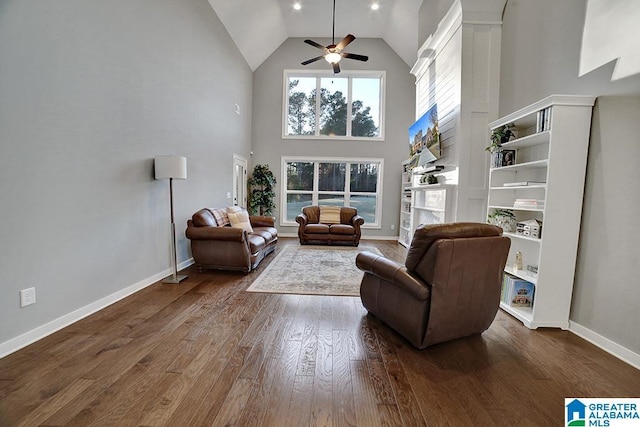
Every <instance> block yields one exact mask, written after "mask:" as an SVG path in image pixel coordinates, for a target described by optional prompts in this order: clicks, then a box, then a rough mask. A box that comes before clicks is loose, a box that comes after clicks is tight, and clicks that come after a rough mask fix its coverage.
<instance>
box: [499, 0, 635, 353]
mask: <svg viewBox="0 0 640 427" xmlns="http://www.w3.org/2000/svg"><path fill="white" fill-rule="evenodd" d="M585 4H586V0H565V1H562V2H558V1H555V0H537V1H535V2H533V1H528V0H509V1H508V3H507V7H506V10H505V15H504V24H503V32H502V67H501V85H500V94H501V95H500V115H504V114H508V113H510V112H512V111H514V110H517V109H519V108H521V107H523V106H525V105H528V104H529V103H531V102H533V101H536V100H538V99H541V98H544V97H545V96H547V95H550V94H552V93H566V94H590V95H596V96H598V100H597V102H596V106H595V108H594V115H593V119H592V134H591V142H590V149H589V158H588V166H587V179H586V188H585V195H584V206H583V222H582V229H581V233H580V247H579V250H578V261H577V266H576V280H575V285H574V295H573V303H572V308H571V316H570V319H571V321H572V322H574V324H577V325H578V326H580V327H583V328H585V329H586V330H587V331H589V332H590V333H591V332H592V333H595V334H597V335H601V336H602V337H604V339H605V340H610V341H613V342H614V343H615V344H617V345H620V346H622V347H624V348H626V349H628V350H631V351H633V352H635V353H640V335H639V334H638V332H637V326H636V325H637V324H638V312H639V311H640V287H638V286H636V285H637V282H638V280H637V278H636V271H635V267H636V266H637V265H638V252H639V249H640V248H639V246H640V244H639V243H638V242H639V240H638V238H637V236H638V232H637V225H636V223H637V216H638V215H637V213H638V212H640V192H638V191H637V185H636V184H637V182H638V181H640V175H639V173H638V166H637V165H638V164H640V146H639V145H638V135H639V134H640V128H639V125H638V118H640V75H635V76H632V77H628V78H625V79H621V80H617V81H614V82H612V81H611V75H612V71H613V64H608V65H606V66H604V67H601V68H599V69H596V70H594V71H593V72H591V73H588V74H586V75H584V76H582V77H578V74H579V73H578V68H579V67H578V66H579V62H580V50H581V37H582V31H583V25H584V18H585ZM611 25H616V23H612V24H611ZM626 32H627V34H629V36H630V37H631V36H632V35H634V34H637V28H626ZM638 49H640V46H639V47H638ZM610 95H624V96H623V97H617V96H614V97H611V96H610ZM570 165H571V163H570V159H567V166H568V167H570ZM592 338H593V337H592Z"/></svg>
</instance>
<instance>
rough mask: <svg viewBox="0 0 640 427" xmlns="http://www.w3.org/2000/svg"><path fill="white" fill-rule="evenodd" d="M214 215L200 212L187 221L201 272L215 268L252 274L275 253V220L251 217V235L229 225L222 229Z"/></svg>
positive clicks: (276, 232) (222, 226) (205, 210)
mask: <svg viewBox="0 0 640 427" xmlns="http://www.w3.org/2000/svg"><path fill="white" fill-rule="evenodd" d="M219 210H220V209H214V210H213V211H219ZM213 211H212V210H211V209H207V208H204V209H200V210H199V211H198V212H196V213H194V214H193V216H192V217H191V219H190V220H188V221H187V230H186V236H187V238H189V239H190V240H191V254H192V255H193V260H194V261H195V264H196V266H197V267H198V270H202V269H204V268H213V269H220V270H240V271H244V272H245V273H248V272H250V271H251V270H253V269H254V268H256V267H257V266H258V264H259V263H260V261H262V260H263V259H264V257H265V256H267V255H268V254H270V253H271V252H273V251H274V250H275V248H276V243H277V242H278V230H277V229H276V228H275V227H274V224H275V219H274V218H273V217H268V216H258V215H255V216H249V221H250V222H251V226H252V228H253V231H252V232H250V231H247V230H244V229H242V228H234V227H231V226H230V225H228V224H227V223H226V222H225V223H224V225H218V223H217V220H216V218H215V217H214V212H213Z"/></svg>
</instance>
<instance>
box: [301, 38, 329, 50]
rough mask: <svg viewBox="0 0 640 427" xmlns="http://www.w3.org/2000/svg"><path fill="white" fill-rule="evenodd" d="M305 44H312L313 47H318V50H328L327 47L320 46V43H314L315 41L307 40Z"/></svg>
mask: <svg viewBox="0 0 640 427" xmlns="http://www.w3.org/2000/svg"><path fill="white" fill-rule="evenodd" d="M304 42H305V43H306V44H310V45H311V46H313V47H317V48H318V49H322V50H326V47H324V46H322V45H321V44H318V43H316V42H314V41H313V40H309V39H307V40H305V41H304Z"/></svg>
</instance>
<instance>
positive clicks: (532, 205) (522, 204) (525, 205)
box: [513, 199, 544, 209]
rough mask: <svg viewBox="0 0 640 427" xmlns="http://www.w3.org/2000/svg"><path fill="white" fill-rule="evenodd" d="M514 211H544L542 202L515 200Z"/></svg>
mask: <svg viewBox="0 0 640 427" xmlns="http://www.w3.org/2000/svg"><path fill="white" fill-rule="evenodd" d="M513 207H514V209H518V208H521V209H544V200H537V199H516V201H515V202H513Z"/></svg>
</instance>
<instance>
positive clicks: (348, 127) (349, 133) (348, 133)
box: [347, 76, 353, 136]
mask: <svg viewBox="0 0 640 427" xmlns="http://www.w3.org/2000/svg"><path fill="white" fill-rule="evenodd" d="M347 82H348V83H347V136H352V132H351V124H352V123H351V122H352V118H351V114H352V113H351V111H352V107H351V102H352V101H353V100H352V91H353V89H352V88H353V84H352V83H353V77H351V76H349V79H348V80H347Z"/></svg>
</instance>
